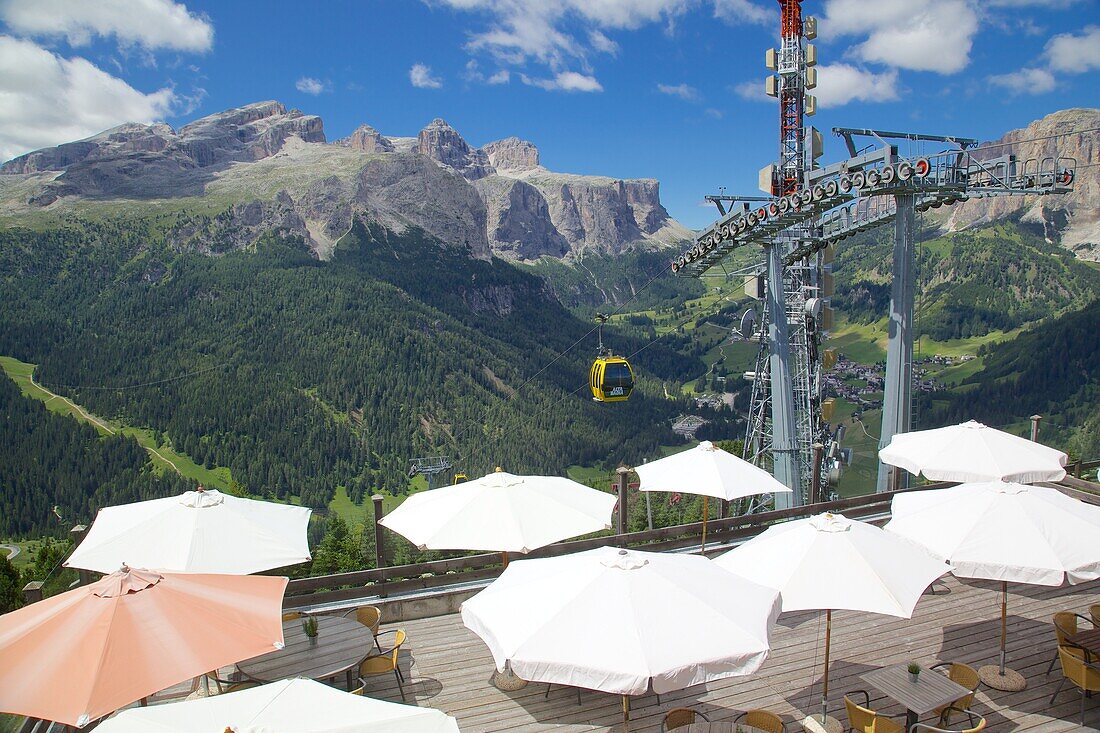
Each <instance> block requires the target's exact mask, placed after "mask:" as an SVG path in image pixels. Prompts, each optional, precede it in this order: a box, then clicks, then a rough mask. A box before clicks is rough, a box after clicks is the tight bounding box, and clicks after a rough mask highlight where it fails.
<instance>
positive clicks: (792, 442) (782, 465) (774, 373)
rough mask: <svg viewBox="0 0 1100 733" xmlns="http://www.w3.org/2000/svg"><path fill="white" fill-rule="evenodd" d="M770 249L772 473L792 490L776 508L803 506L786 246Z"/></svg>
mask: <svg viewBox="0 0 1100 733" xmlns="http://www.w3.org/2000/svg"><path fill="white" fill-rule="evenodd" d="M767 252H768V293H767V297H768V368H769V371H770V373H771V379H770V383H771V403H772V473H773V474H774V475H775V478H776V480H777V481H779V482H780V483H781V484H783V485H784V486H788V487H790V489H791V493H789V494H786V493H780V494H776V495H775V508H776V509H787V508H789V507H792V506H802V503H803V502H802V478H801V476H800V474H799V467H798V439H797V435H796V433H795V431H796V429H797V425H796V424H795V415H794V389H793V388H792V385H793V381H792V379H791V365H790V360H791V346H790V340H789V336H788V331H787V301H786V296H785V294H784V291H783V250H782V247H780V246H778V245H770V246H769V247H767Z"/></svg>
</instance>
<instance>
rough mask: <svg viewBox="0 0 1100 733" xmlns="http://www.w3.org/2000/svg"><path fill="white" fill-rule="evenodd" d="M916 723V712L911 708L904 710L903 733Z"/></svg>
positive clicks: (907, 731)
mask: <svg viewBox="0 0 1100 733" xmlns="http://www.w3.org/2000/svg"><path fill="white" fill-rule="evenodd" d="M916 724H917V714H916V713H914V712H913V711H912V710H908V709H907V710H906V711H905V733H909V730H910V729H911V728H912V727H913V726H914V725H916Z"/></svg>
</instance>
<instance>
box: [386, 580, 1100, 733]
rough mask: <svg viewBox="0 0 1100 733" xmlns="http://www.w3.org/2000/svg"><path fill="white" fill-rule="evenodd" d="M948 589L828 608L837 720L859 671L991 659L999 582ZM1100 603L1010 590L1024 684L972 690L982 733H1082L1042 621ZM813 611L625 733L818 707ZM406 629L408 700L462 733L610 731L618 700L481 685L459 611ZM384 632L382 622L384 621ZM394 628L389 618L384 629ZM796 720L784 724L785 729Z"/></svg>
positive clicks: (785, 620) (390, 687) (1012, 649)
mask: <svg viewBox="0 0 1100 733" xmlns="http://www.w3.org/2000/svg"><path fill="white" fill-rule="evenodd" d="M945 582H946V590H947V592H943V593H941V594H939V595H930V594H929V595H926V596H925V597H924V598H923V599H921V602H920V603H919V604H918V606H917V611H916V613H915V614H914V617H913V619H912V620H909V621H905V620H900V619H894V618H887V617H881V616H871V615H868V614H857V613H850V612H838V613H835V614H834V615H833V644H832V664H831V669H830V698H831V700H832V701H833V702H832V704H831V706H830V713H831V714H832V715H834V716H835V717H838V718H839V719H840V720H841V721H842V722H843V723H845V724H846V722H847V721H846V716H845V715H844V712H843V695H844V693H845V692H847V691H850V690H853V689H858V688H860V687H862V686H863V685H862V684H861V682H860V680H859V675H860V674H863V673H864V672H866V671H868V670H869V669H871V668H874V667H877V666H882V665H884V664H892V663H897V662H902V661H908V660H910V659H915V660H917V661H918V662H921V663H922V664H924V665H930V664H933V663H935V662H937V661H944V660H952V661H961V662H966V663H967V664H970V665H972V666H974V667H978V666H981V665H983V664H989V663H992V662H994V661H995V658H996V651H997V642H998V638H999V633H1000V592H999V590H1000V586H999V584H995V583H991V582H984V581H960V580H958V579H956V578H954V577H952V576H948V577H947V578H946V580H945ZM1094 603H1100V585H1098V584H1096V583H1093V584H1086V585H1083V586H1077V587H1065V588H1040V587H1029V586H1023V585H1016V586H1012V585H1010V586H1009V606H1008V610H1009V637H1008V661H1009V666H1010V667H1012V668H1014V669H1016V670H1017V671H1018V672H1020V673H1022V674H1023V675H1024V676H1025V677H1026V678H1027V680H1028V687H1027V689H1026V690H1024V691H1022V692H1017V693H1004V692H998V691H996V690H991V689H988V688H985V687H984V686H983V687H982V688H981V689H980V690H979V692H978V696H977V699H976V701H975V703H974V706H973V709H974V710H975V711H976V712H978V713H980V714H981V715H983V716H985V718H986V720H987V721H988V723H989V728H988V730H990V731H996V732H997V733H1007V732H1008V731H1043V732H1044V733H1046V732H1048V731H1049V732H1050V733H1057V732H1058V731H1069V730H1082V728H1080V727H1079V725H1078V721H1079V719H1080V718H1079V711H1080V695H1079V693H1078V692H1077V690H1076V688H1071V687H1069V686H1068V685H1067V689H1066V690H1064V691H1063V692H1062V693H1061V694H1060V695H1059V697H1058V699H1057V700H1056V701H1055V704H1054V705H1053V706H1051V705H1048V701H1049V699H1050V696H1051V694H1052V693H1053V692H1054V689H1055V687H1056V686H1057V684H1058V681H1059V680H1060V679H1061V674H1060V670H1059V668H1058V667H1057V666H1056V667H1055V671H1054V673H1052V674H1051V675H1050V676H1049V677H1047V676H1046V674H1045V673H1046V669H1047V665H1048V664H1049V663H1050V660H1051V659H1052V658H1053V653H1054V634H1053V630H1052V627H1051V625H1050V617H1051V614H1053V613H1054V612H1055V611H1058V610H1063V609H1075V610H1078V611H1082V612H1084V610H1085V609H1086V608H1087V607H1088V606H1089V605H1090V604H1094ZM823 619H824V617H823V614H819V613H816V612H803V613H795V614H785V615H783V616H782V617H780V621H779V626H778V627H777V629H776V632H775V634H774V638H773V648H772V653H771V656H770V657H769V658H768V660H767V662H766V663H765V664H764V666H763V668H762V669H761V670H760V671H759V672H758V673H757V674H755V675H752V676H750V677H744V678H740V679H734V680H727V681H722V682H715V683H710V684H707V685H700V686H696V687H692V688H689V689H687V690H681V691H679V692H675V693H671V694H668V695H663V696H662V697H661V704H660V705H658V704H657V700H656V698H655V697H654V696H652V695H648V696H645V697H641V698H635V699H634V700H633V701H632V705H631V707H632V723H631V726H630V727H631V730H632V731H636V732H643V733H656V731H659V730H660V721H661V719H662V717H663V715H664V713H665V712H666V711H668V710H669V709H670V708H673V707H678V706H690V707H694V708H697V709H700V710H702V711H704V712H706V713H707V715H708V716H710V718H711V719H712V720H729V719H731V718H732V717H734V716H735V715H736V714H737V713H738V712H739V711H742V710H745V709H746V708H750V707H764V708H768V709H771V710H774V711H775V712H777V713H779V714H781V715H782V716H783V717H784V719H785V720H787V721H792V720H799V719H801V718H802V717H803V715H804V714H805V713H806V712H817V711H818V710H819V705H818V702H817V701H818V700H819V699H820V691H821V690H820V681H821V680H820V674H821V664H822V662H823V659H822V657H823V653H824V648H823V642H822V635H823V631H824V620H823ZM401 627H402V628H404V629H405V630H406V631H407V632H408V634H409V639H408V641H407V642H406V649H407V651H404V652H403V653H402V668H403V669H404V670H405V677H406V679H407V680H408V682H407V683H406V685H405V690H406V693H407V695H408V702H410V703H415V704H418V705H421V706H430V707H434V708H438V709H440V710H444V711H446V712H447V713H450V714H451V715H453V716H455V717H456V718H457V719H458V722H459V726H460V728H461V729H462V731H463V732H464V733H483V732H484V733H488V732H489V731H522V732H524V733H528V732H534V731H563V732H571V731H611V730H616V731H619V730H621V729H622V725H621V708H620V702H619V698H617V697H613V696H610V695H604V694H600V693H596V692H590V691H582V692H581V695H580V700H581V701H580V705H578V704H577V694H576V691H575V690H573V689H567V688H561V687H555V688H554V689H553V690H551V692H550V696H549V698H548V699H547V698H546V697H545V696H544V695H545V692H546V685H543V684H531V685H528V686H527V687H525V688H524V689H522V690H519V691H518V692H510V693H505V692H501V691H499V690H497V689H496V688H495V687H493V686H492V685H491V684H490V683H489V679H490V676H491V674H492V669H493V664H492V658H491V657H490V655H489V652H488V649H487V648H486V647H485V645H484V644H483V643H482V642H481V640H480V639H478V638H477V637H476V636H474V634H473V633H471V632H470V631H468V630H467V629H466V628H465V627H463V626H462V622H461V620H460V619H459V617H458V616H457V615H450V616H443V617H437V618H429V619H422V620H418V621H409V622H405V623H403V624H401ZM384 628H387V627H384ZM390 628H392V626H391V627H390ZM366 694H367V695H370V696H372V697H378V698H383V699H389V700H395V701H399V700H400V696H399V695H398V690H397V685H396V683H395V681H394V679H393V677H392V675H387V676H380V677H377V678H375V679H373V680H370V681H369V682H368V685H367V689H366ZM871 694H872V701H873V702H872V705H873V706H874V707H875V708H878V709H881V710H882V711H883V712H888V713H902V712H904V711H903V710H901V709H900V708H899V707H897V706H896V705H892V704H891V703H890V702H889V701H888V700H887V699H885V698H884V697H883V696H882V695H880V694H876V693H875V692H874V691H873V690H872V691H871ZM797 730H800V726H797V725H793V726H792V725H788V731H797ZM1084 730H1100V697H1096V698H1093V699H1091V700H1088V701H1086V726H1085V728H1084Z"/></svg>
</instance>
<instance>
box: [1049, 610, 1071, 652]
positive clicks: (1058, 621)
mask: <svg viewBox="0 0 1100 733" xmlns="http://www.w3.org/2000/svg"><path fill="white" fill-rule="evenodd" d="M1076 633H1077V614H1075V613H1074V612H1073V611H1059V612H1058V613H1056V614H1054V634H1055V636H1057V637H1058V645H1059V646H1061V645H1062V644H1065V643H1066V637H1067V636H1073V635H1074V634H1076Z"/></svg>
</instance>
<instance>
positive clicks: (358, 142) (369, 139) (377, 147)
mask: <svg viewBox="0 0 1100 733" xmlns="http://www.w3.org/2000/svg"><path fill="white" fill-rule="evenodd" d="M336 143H337V144H338V145H346V146H348V147H349V148H352V149H353V150H359V151H361V152H364V153H392V152H393V150H394V147H393V143H391V142H390V141H389V139H387V138H385V137H383V136H382V135H381V134H380V133H379V132H378V130H375V129H374V128H373V127H371V126H370V125H360V126H359V127H357V128H355V132H353V133H351V136H350V137H346V138H344V139H343V140H337V141H336Z"/></svg>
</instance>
